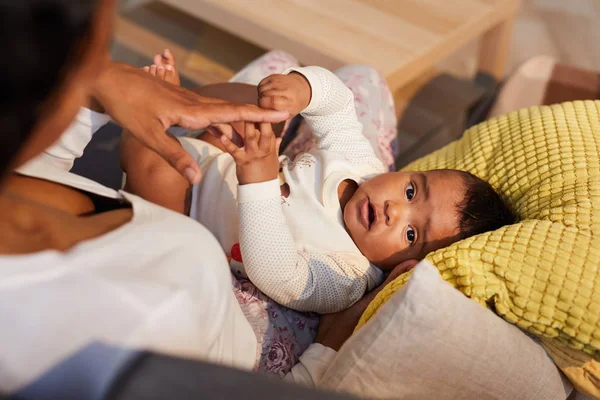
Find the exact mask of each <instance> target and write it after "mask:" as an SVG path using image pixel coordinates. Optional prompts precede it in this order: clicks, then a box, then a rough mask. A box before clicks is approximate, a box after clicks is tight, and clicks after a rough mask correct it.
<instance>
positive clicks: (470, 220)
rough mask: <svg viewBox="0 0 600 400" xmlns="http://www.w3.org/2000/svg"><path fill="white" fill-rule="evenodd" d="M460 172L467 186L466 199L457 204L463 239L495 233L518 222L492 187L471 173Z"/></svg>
mask: <svg viewBox="0 0 600 400" xmlns="http://www.w3.org/2000/svg"><path fill="white" fill-rule="evenodd" d="M459 172H460V174H461V175H462V177H463V179H464V185H465V195H464V198H463V200H462V201H461V202H459V203H458V204H457V210H458V215H459V228H460V237H461V239H466V238H468V237H470V236H474V235H478V234H480V233H484V232H489V231H494V230H496V229H499V228H501V227H503V226H505V225H511V224H514V223H515V222H516V221H517V216H516V214H515V213H514V212H513V211H512V210H511V208H510V207H509V206H508V204H506V202H505V201H504V200H503V199H502V197H500V195H499V194H498V192H496V191H495V190H494V188H493V187H492V185H490V184H489V183H488V182H486V181H484V180H483V179H479V178H478V177H476V176H475V175H473V174H471V173H469V172H464V171H459Z"/></svg>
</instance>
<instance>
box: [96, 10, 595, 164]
mask: <svg viewBox="0 0 600 400" xmlns="http://www.w3.org/2000/svg"><path fill="white" fill-rule="evenodd" d="M119 9H120V12H119V14H120V15H119V17H118V19H117V26H116V30H115V31H116V34H115V38H114V41H113V44H112V48H111V52H112V56H113V58H114V59H115V60H118V61H123V62H125V63H128V64H132V65H135V66H139V67H142V66H145V65H149V64H151V59H152V56H153V55H154V54H156V53H158V52H160V51H162V49H164V48H167V47H168V48H169V49H171V50H172V51H173V53H174V54H175V56H176V58H177V61H178V69H179V71H180V73H181V74H182V77H183V80H182V82H183V85H184V86H186V87H188V88H194V87H198V86H202V85H205V84H210V83H215V82H223V81H227V80H228V79H230V78H231V77H232V76H233V75H234V73H235V72H237V71H239V70H240V69H241V68H242V67H243V66H245V65H246V64H248V63H249V62H250V61H252V60H254V59H255V58H257V57H259V56H261V55H262V54H264V53H265V52H267V51H268V50H273V49H278V50H284V51H287V52H288V53H290V54H292V55H294V56H295V57H297V58H298V59H299V60H300V62H301V63H302V64H312V65H321V66H324V67H327V68H330V69H332V70H333V69H335V68H337V67H339V66H342V65H345V64H353V63H360V64H369V65H371V66H373V67H375V68H377V69H378V70H379V71H380V72H381V73H382V75H383V76H384V77H385V78H386V80H387V82H388V84H389V85H390V87H391V90H392V92H393V96H394V100H395V103H396V112H397V115H398V118H399V125H398V147H399V149H400V152H399V154H398V155H397V159H396V166H397V167H398V168H400V167H402V166H404V165H406V164H407V163H409V162H410V161H413V160H414V159H416V158H418V157H420V156H423V155H425V154H428V153H429V152H431V151H433V150H435V149H437V148H439V147H441V146H443V145H445V144H447V143H449V142H450V141H452V140H455V139H456V138H458V137H460V135H462V133H463V132H464V129H465V128H468V127H469V126H472V125H473V124H475V123H477V122H480V121H481V120H483V119H486V118H489V117H493V116H495V115H498V114H500V113H505V112H508V111H512V110H515V109H518V108H522V107H526V106H531V105H536V104H551V103H552V102H558V101H565V100H575V99H582V98H596V97H597V95H596V94H597V92H598V88H599V87H600V82H599V79H598V74H597V72H600V50H598V49H599V46H598V43H600V29H598V24H599V23H600V0H568V1H566V0H521V1H519V0H452V1H447V0H160V1H147V0H121V1H120V7H119ZM114 132H116V131H114ZM114 132H113V134H112V136H110V137H99V138H98V139H96V141H98V144H94V146H95V147H96V149H98V150H100V151H109V152H114V151H115V149H116V146H117V144H118V140H117V139H116V136H115V135H117V133H114Z"/></svg>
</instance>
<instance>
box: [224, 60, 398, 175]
mask: <svg viewBox="0 0 600 400" xmlns="http://www.w3.org/2000/svg"><path fill="white" fill-rule="evenodd" d="M296 67H300V64H299V63H298V60H297V59H296V58H295V57H294V56H292V55H290V54H288V53H286V52H283V51H277V50H276V51H270V52H268V53H266V54H264V55H263V56H261V57H260V58H258V59H256V60H254V61H253V62H251V63H250V64H248V65H247V66H246V67H244V69H242V70H241V71H240V72H239V73H237V74H236V75H235V76H234V77H233V78H232V79H231V81H230V82H239V83H247V84H250V85H258V83H259V82H260V81H262V80H263V79H264V78H266V77H267V76H269V75H271V74H281V73H283V72H284V71H285V70H287V69H288V68H296ZM334 74H335V75H336V76H337V77H338V78H340V80H341V81H342V82H343V83H344V85H346V87H347V88H348V89H350V90H351V91H352V93H353V94H354V107H355V110H356V115H357V117H358V122H360V124H361V125H362V126H363V135H364V136H365V137H366V138H367V139H368V140H369V142H370V143H371V146H373V149H374V150H375V154H377V156H378V157H379V158H380V159H381V160H382V161H383V162H384V164H385V165H387V166H388V168H389V169H390V170H393V169H394V160H395V159H396V156H397V155H398V135H397V131H398V119H397V118H396V109H395V106H394V98H393V97H392V92H391V91H390V88H389V86H388V84H387V82H386V81H385V78H384V77H383V76H382V75H381V74H380V73H379V72H378V71H377V70H375V69H374V68H372V67H370V66H368V65H346V66H344V67H342V68H340V69H338V70H336V71H334ZM285 134H287V132H285V130H284V135H285ZM315 149H316V146H315V137H314V133H313V130H312V129H311V128H310V126H308V125H307V124H306V123H304V122H302V123H301V124H300V127H299V128H298V131H297V132H296V136H295V138H294V139H293V140H292V142H291V143H290V144H289V145H288V146H287V147H286V149H285V153H284V154H285V155H286V156H288V157H289V158H291V159H294V158H296V156H297V155H299V154H301V153H307V152H310V151H313V150H315Z"/></svg>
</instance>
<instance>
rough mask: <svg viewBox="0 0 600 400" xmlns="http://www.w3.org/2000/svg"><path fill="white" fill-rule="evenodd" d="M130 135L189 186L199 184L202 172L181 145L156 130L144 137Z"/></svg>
mask: <svg viewBox="0 0 600 400" xmlns="http://www.w3.org/2000/svg"><path fill="white" fill-rule="evenodd" d="M132 134H133V135H134V136H135V137H136V138H137V139H138V140H139V141H140V142H142V144H144V145H145V146H146V147H148V148H150V149H152V150H153V151H155V152H156V153H158V154H159V155H160V156H161V157H163V158H164V159H165V160H166V161H167V162H168V163H169V164H171V165H172V166H173V168H175V169H176V170H177V171H179V173H180V174H181V175H182V176H184V177H185V178H186V179H187V181H188V182H189V183H190V184H192V185H193V184H196V183H198V182H200V178H201V177H202V172H201V171H200V167H199V166H198V163H197V162H196V160H194V158H193V157H192V156H191V155H190V154H189V153H188V152H187V151H185V150H184V149H183V147H181V144H180V143H179V141H178V140H177V139H175V138H174V137H173V136H171V135H169V134H168V133H167V132H165V131H163V130H161V129H160V128H158V129H157V130H156V131H155V132H153V133H147V132H146V134H144V135H137V134H135V133H133V131H132Z"/></svg>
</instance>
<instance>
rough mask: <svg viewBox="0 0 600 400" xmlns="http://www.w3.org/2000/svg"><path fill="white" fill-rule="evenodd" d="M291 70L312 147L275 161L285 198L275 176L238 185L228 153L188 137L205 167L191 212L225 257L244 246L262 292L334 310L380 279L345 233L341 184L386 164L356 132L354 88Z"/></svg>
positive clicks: (321, 74)
mask: <svg viewBox="0 0 600 400" xmlns="http://www.w3.org/2000/svg"><path fill="white" fill-rule="evenodd" d="M292 71H296V72H299V73H301V74H303V75H304V76H305V77H306V78H307V80H308V81H309V83H310V85H311V89H312V98H311V101H310V104H309V105H308V107H307V108H306V109H305V110H304V111H303V112H302V115H303V117H304V118H305V120H306V122H307V123H308V124H309V126H310V127H311V128H312V129H313V131H314V133H315V136H316V139H317V150H315V151H313V152H311V153H304V154H301V155H299V156H298V157H297V158H296V159H295V160H294V161H291V160H290V159H288V158H287V157H282V158H281V167H282V175H283V177H284V179H285V182H286V183H287V184H288V185H289V189H290V195H289V197H287V198H284V197H282V196H281V192H280V181H279V180H278V179H276V180H273V181H269V182H263V183H257V184H250V185H242V186H239V187H238V185H237V178H236V175H235V163H234V161H233V158H232V157H231V156H230V155H229V154H226V153H218V152H217V153H216V152H215V151H214V148H211V146H207V145H206V144H203V143H202V142H199V141H190V140H184V141H182V143H183V145H184V147H185V148H186V150H188V151H189V152H190V153H192V155H194V156H195V157H196V158H197V159H198V160H199V162H200V163H201V164H202V163H204V164H205V165H208V168H205V169H203V173H204V177H203V180H202V182H201V183H200V185H197V186H196V187H195V188H194V192H193V202H192V210H191V215H192V216H193V217H195V218H196V219H197V220H198V221H200V222H201V223H202V224H203V225H205V226H206V227H207V228H208V229H209V230H210V231H211V232H214V233H215V236H216V237H217V239H218V240H219V242H220V243H221V245H222V246H223V249H224V250H225V252H226V253H228V255H230V252H231V247H232V245H233V244H235V243H237V242H239V243H240V246H241V250H242V256H243V268H244V269H245V273H246V274H247V276H248V277H249V278H250V280H251V281H252V282H253V283H254V284H255V285H256V286H257V287H258V288H259V289H260V290H262V291H263V292H264V293H265V294H266V295H268V296H269V297H271V298H272V299H274V300H275V301H277V302H278V303H281V304H283V305H285V306H288V307H290V308H293V309H296V310H301V311H315V312H319V313H331V312H335V311H340V310H343V309H345V308H347V307H349V306H350V305H352V304H354V303H355V302H356V301H358V300H359V299H360V298H361V297H362V296H363V295H364V294H365V292H367V291H368V290H371V289H372V288H374V287H375V286H376V285H378V284H379V283H381V278H382V273H381V271H380V270H379V269H377V268H376V267H375V266H373V265H372V264H371V263H370V262H369V260H367V259H366V258H365V257H364V256H363V255H362V254H361V252H360V251H359V249H358V248H357V247H356V245H355V244H354V242H353V241H352V238H351V237H350V235H349V234H348V233H347V232H346V228H345V225H344V222H343V216H342V209H341V207H340V204H339V200H338V195H337V189H338V186H339V184H340V183H341V182H342V181H343V180H345V179H351V180H354V181H355V182H357V183H358V184H360V183H362V182H363V180H364V179H367V178H369V177H371V176H373V175H376V174H380V173H384V172H386V168H385V166H384V165H383V163H382V162H381V161H380V160H379V158H378V157H377V155H376V154H375V152H374V151H373V148H372V147H371V144H370V143H369V141H368V140H367V139H366V138H365V137H364V135H363V134H362V125H361V124H360V123H359V122H358V120H357V117H356V112H355V108H354V96H353V94H352V92H351V91H350V89H348V88H347V87H346V86H345V85H344V84H343V83H342V82H341V81H340V80H339V78H338V77H336V76H335V75H334V74H333V73H331V72H329V71H327V70H326V69H323V68H320V67H305V68H294V69H290V70H288V71H286V73H289V72H292ZM193 142H195V143H193ZM190 144H191V145H192V146H190ZM192 147H193V148H192ZM207 157H210V158H212V161H211V163H210V164H206V158H207ZM236 188H237V195H236ZM238 204H239V216H238V212H237V210H236V209H237V208H238Z"/></svg>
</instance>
